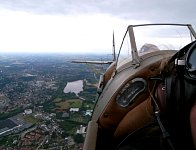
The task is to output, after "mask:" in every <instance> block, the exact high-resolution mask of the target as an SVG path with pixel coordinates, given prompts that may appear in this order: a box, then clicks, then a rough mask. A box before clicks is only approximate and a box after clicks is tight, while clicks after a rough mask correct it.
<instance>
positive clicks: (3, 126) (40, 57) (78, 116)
mask: <svg viewBox="0 0 196 150" xmlns="http://www.w3.org/2000/svg"><path fill="white" fill-rule="evenodd" d="M82 57H84V58H85V59H87V60H91V59H97V60H99V59H103V58H104V59H109V58H108V56H107V58H106V56H104V55H87V56H86V55H82ZM78 58H81V55H71V54H67V55H66V54H1V55H0V74H1V75H0V149H25V150H28V149H29V150H31V149H80V148H81V149H82V146H83V145H82V144H83V142H84V137H85V133H86V126H87V122H88V121H89V119H90V116H91V114H92V110H93V107H94V104H95V96H96V88H97V82H98V79H99V75H100V74H102V73H103V72H104V70H105V69H106V67H107V65H89V64H88V65H87V64H75V63H72V62H71V61H72V60H74V59H78Z"/></svg>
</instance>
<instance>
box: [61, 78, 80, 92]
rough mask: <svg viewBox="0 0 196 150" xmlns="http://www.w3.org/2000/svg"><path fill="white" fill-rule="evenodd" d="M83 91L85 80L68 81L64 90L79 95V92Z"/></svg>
mask: <svg viewBox="0 0 196 150" xmlns="http://www.w3.org/2000/svg"><path fill="white" fill-rule="evenodd" d="M81 91H83V80H77V81H73V82H67V85H66V86H65V88H64V90H63V92H64V93H69V92H71V93H75V94H76V95H77V96H78V93H80V92H81Z"/></svg>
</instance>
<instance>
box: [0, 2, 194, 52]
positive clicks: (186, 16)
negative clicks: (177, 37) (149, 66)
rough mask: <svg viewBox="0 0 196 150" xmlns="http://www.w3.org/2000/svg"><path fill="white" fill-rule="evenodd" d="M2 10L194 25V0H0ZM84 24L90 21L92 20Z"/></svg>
mask: <svg viewBox="0 0 196 150" xmlns="http://www.w3.org/2000/svg"><path fill="white" fill-rule="evenodd" d="M3 11H12V12H25V13H28V14H32V15H42V16H43V15H52V16H61V17H66V16H68V17H69V19H70V17H73V18H75V19H77V17H78V16H81V15H82V16H88V17H89V16H93V15H95V16H99V17H100V16H106V18H105V19H107V17H108V16H109V17H111V18H116V22H118V19H119V21H123V20H124V21H130V20H136V21H138V22H141V23H142V22H143V23H188V24H192V25H193V27H196V19H195V14H196V9H195V0H189V1H187V0H105V1H104V0H102V1H100V0H0V13H1V12H3ZM4 16H5V15H4ZM95 19H96V18H95ZM99 19H100V18H99ZM100 20H101V19H100ZM80 21H82V20H80ZM84 21H86V20H84ZM92 21H94V20H92ZM94 22H95V21H94ZM75 23H78V22H75ZM102 23H103V24H104V22H102ZM88 24H90V25H92V22H88ZM100 24H101V23H100ZM100 24H99V26H100ZM119 24H120V22H119ZM130 24H132V22H130ZM79 25H80V23H79ZM106 26H107V24H106ZM108 26H109V24H108ZM108 26H107V27H108ZM73 27H75V26H73ZM0 28H1V25H0ZM85 30H86V29H85ZM112 30H113V27H111V31H112ZM111 31H110V32H109V33H111ZM78 32H79V31H78ZM86 32H88V31H86ZM89 32H92V31H91V30H89ZM81 34H84V33H81ZM100 38H101V37H100ZM103 48H104V47H103ZM105 48H106V47H105Z"/></svg>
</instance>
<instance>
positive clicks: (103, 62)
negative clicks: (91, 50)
mask: <svg viewBox="0 0 196 150" xmlns="http://www.w3.org/2000/svg"><path fill="white" fill-rule="evenodd" d="M113 62H114V61H85V60H73V61H72V63H86V64H111V63H113Z"/></svg>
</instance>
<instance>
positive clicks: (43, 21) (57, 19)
mask: <svg viewBox="0 0 196 150" xmlns="http://www.w3.org/2000/svg"><path fill="white" fill-rule="evenodd" d="M195 14H196V9H195V0H189V1H187V0H102V1H101V0H0V52H27V53H28V52H29V53H31V52H34V53H35V52H36V53H45V52H47V53H51V52H52V53H54V52H59V53H67V52H69V53H111V52H112V34H113V31H114V34H115V45H116V49H118V48H119V47H120V42H121V41H122V38H123V36H124V33H125V31H126V28H127V26H128V25H130V24H141V23H185V24H192V26H193V27H194V28H196V19H195Z"/></svg>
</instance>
